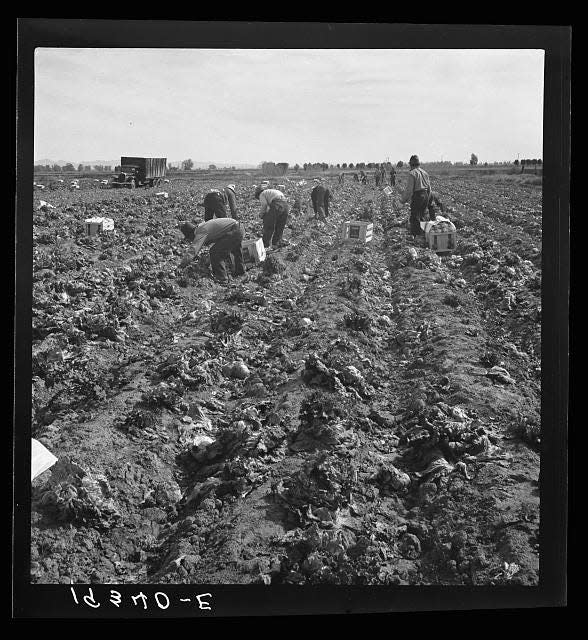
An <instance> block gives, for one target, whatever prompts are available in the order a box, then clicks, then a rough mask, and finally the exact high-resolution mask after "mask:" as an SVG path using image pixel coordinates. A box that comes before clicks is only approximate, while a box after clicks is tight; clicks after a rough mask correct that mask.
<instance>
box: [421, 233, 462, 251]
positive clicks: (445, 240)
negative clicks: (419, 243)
mask: <svg viewBox="0 0 588 640" xmlns="http://www.w3.org/2000/svg"><path fill="white" fill-rule="evenodd" d="M427 242H428V245H429V249H432V250H433V251H436V252H437V253H445V252H447V251H453V250H454V249H455V246H456V243H457V234H456V233H455V232H451V231H448V232H447V231H446V232H442V231H430V232H429V237H428V239H427Z"/></svg>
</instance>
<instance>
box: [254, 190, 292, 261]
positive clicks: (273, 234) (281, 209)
mask: <svg viewBox="0 0 588 640" xmlns="http://www.w3.org/2000/svg"><path fill="white" fill-rule="evenodd" d="M255 197H256V198H257V199H258V200H259V202H260V203H261V210H260V212H259V215H260V217H261V219H262V220H263V246H264V247H266V249H267V248H269V247H271V248H272V249H277V248H279V247H282V246H285V244H286V243H285V242H284V241H283V240H282V235H283V233H284V228H285V226H286V222H287V221H288V212H289V207H288V202H287V201H286V197H285V196H284V194H283V193H282V192H281V191H278V190H277V189H264V188H263V187H257V189H256V190H255Z"/></svg>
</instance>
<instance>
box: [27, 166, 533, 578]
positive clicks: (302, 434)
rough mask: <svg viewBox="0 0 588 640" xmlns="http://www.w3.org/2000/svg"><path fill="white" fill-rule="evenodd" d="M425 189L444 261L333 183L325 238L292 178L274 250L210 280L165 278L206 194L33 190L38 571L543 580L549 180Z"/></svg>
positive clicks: (396, 218) (196, 274)
mask: <svg viewBox="0 0 588 640" xmlns="http://www.w3.org/2000/svg"><path fill="white" fill-rule="evenodd" d="M432 178H433V184H434V189H435V191H437V192H439V194H440V195H441V198H442V200H443V201H444V203H445V204H446V205H447V206H448V208H449V211H448V215H449V217H450V218H451V219H452V220H453V221H454V223H455V224H456V227H457V230H458V238H459V242H458V246H457V249H456V251H455V252H454V253H453V254H449V255H443V256H440V255H437V254H435V253H433V252H432V251H430V250H429V249H426V248H425V247H424V241H423V240H421V239H414V238H413V237H412V236H411V235H410V234H409V233H408V231H407V209H406V208H402V207H401V206H400V204H399V200H398V196H397V195H393V196H392V197H389V198H388V197H386V196H384V195H383V193H382V191H381V190H379V189H375V188H374V187H372V186H369V185H368V186H360V185H357V184H344V185H338V184H336V181H335V180H333V181H332V184H331V189H332V191H333V193H334V202H333V205H332V211H331V215H330V217H329V219H328V221H327V222H326V224H322V223H320V222H317V221H315V220H313V219H312V217H311V215H310V207H309V205H308V204H307V201H308V191H309V186H310V185H302V186H297V185H296V184H295V183H294V182H289V183H288V185H287V188H286V193H287V196H288V199H289V200H290V203H291V204H293V203H294V200H295V198H300V199H301V202H302V211H301V212H300V213H299V214H296V213H292V214H291V217H290V221H289V225H288V228H287V230H286V234H285V238H286V240H288V241H289V245H288V246H286V247H283V248H282V249H279V250H278V251H276V252H274V253H272V254H270V255H271V260H268V261H267V262H266V263H265V267H264V265H263V264H261V265H257V266H256V265H250V268H249V270H248V272H247V275H246V276H245V277H244V278H240V279H239V278H237V279H232V280H231V282H230V284H229V285H228V286H223V285H220V284H217V283H215V282H213V281H212V280H211V279H210V278H209V277H208V275H207V268H208V267H207V264H206V259H205V258H203V259H201V261H200V262H199V264H198V265H196V266H190V267H188V268H186V269H181V268H180V266H179V263H180V260H181V257H182V255H183V254H184V252H185V250H186V249H187V245H186V244H185V242H184V241H183V238H182V234H181V233H180V232H179V229H178V227H179V225H180V224H181V223H182V222H183V221H186V220H197V219H198V217H199V216H200V215H201V211H202V210H201V209H198V208H197V203H198V202H200V201H201V200H202V196H203V194H204V193H205V191H206V190H207V188H209V187H213V186H216V187H218V186H220V185H221V183H219V182H214V183H213V182H211V183H210V184H208V183H200V184H197V183H193V184H181V183H177V185H175V184H174V183H173V182H172V183H171V184H169V185H166V187H165V190H166V191H167V192H168V193H169V197H168V198H163V197H161V196H156V195H155V193H156V191H157V189H152V190H145V191H133V192H123V191H110V190H99V189H90V188H88V187H86V188H82V189H81V190H80V191H75V192H68V191H54V192H50V193H48V194H40V197H41V198H43V199H45V200H47V201H49V202H50V203H51V204H52V205H54V207H55V208H54V209H51V208H48V209H47V208H46V209H43V210H39V209H38V206H39V200H37V199H36V200H35V211H34V240H35V244H34V300H33V337H34V345H33V391H34V399H33V423H32V425H33V427H32V428H33V436H34V437H36V438H38V439H39V440H40V441H41V442H43V443H44V444H45V445H46V446H47V447H48V448H49V449H50V450H51V451H52V452H53V453H54V454H55V455H56V456H58V457H59V462H58V463H57V464H56V465H55V466H54V467H53V468H52V469H50V470H48V471H46V472H45V473H44V474H42V475H41V476H39V477H38V478H36V479H35V480H34V482H33V494H32V496H33V497H32V531H31V536H32V539H31V554H32V564H31V581H32V582H34V583H67V584H69V583H70V582H73V583H92V582H93V583H119V584H120V583H196V584H197V583H206V584H221V583H224V584H245V583H262V584H287V583H295V584H318V583H327V584H359V585H372V584H373V585H375V584H409V585H430V584H452V585H461V584H465V585H472V584H475V585H480V584H484V585H487V584H503V583H505V582H509V583H518V584H523V585H535V584H537V583H538V573H539V556H538V549H539V546H538V531H539V453H538V444H539V442H540V422H539V420H540V418H539V416H540V392H541V389H540V363H541V344H540V327H541V306H540V300H541V189H540V186H537V185H530V184H503V183H492V182H487V181H481V180H478V179H476V178H475V177H472V178H463V177H460V178H451V177H442V176H432ZM237 196H238V199H239V202H240V203H241V215H242V219H243V221H244V222H245V226H246V229H247V231H248V233H247V236H248V237H255V235H256V234H259V231H260V227H261V222H260V220H259V219H258V217H257V209H258V206H259V205H258V203H257V201H254V200H252V198H251V188H250V187H246V186H244V185H238V186H237ZM369 201H371V204H370V203H369ZM364 211H367V215H368V216H370V215H371V216H373V223H374V236H373V240H372V242H370V243H368V244H364V245H361V244H349V243H347V244H344V243H342V242H341V241H340V240H339V239H338V225H339V224H340V222H341V221H343V220H349V219H354V218H357V216H358V215H363V214H364ZM370 211H371V213H370ZM95 215H101V216H107V217H111V218H113V219H114V221H115V232H114V234H110V235H104V236H98V237H96V238H86V237H85V236H84V230H83V224H82V223H83V220H84V219H85V218H87V217H91V216H95ZM235 362H237V363H239V367H240V368H239V367H237V368H235V367H234V366H233V363H235ZM243 365H245V366H244V367H243ZM237 369H239V371H237Z"/></svg>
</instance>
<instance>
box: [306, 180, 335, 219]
mask: <svg viewBox="0 0 588 640" xmlns="http://www.w3.org/2000/svg"><path fill="white" fill-rule="evenodd" d="M316 183H317V184H316V185H315V187H314V188H313V190H312V191H311V192H310V199H311V200H312V208H313V209H314V215H315V216H316V217H317V218H319V220H322V221H323V222H324V221H325V220H326V216H328V215H329V201H330V200H331V192H330V191H329V190H328V189H327V188H326V187H325V186H324V185H323V184H321V181H320V180H316Z"/></svg>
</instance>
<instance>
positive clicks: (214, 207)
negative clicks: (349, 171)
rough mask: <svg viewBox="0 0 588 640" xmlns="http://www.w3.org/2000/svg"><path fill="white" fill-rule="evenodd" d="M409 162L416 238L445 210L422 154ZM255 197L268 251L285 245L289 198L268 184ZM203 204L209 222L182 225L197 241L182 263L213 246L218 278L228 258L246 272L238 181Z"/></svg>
mask: <svg viewBox="0 0 588 640" xmlns="http://www.w3.org/2000/svg"><path fill="white" fill-rule="evenodd" d="M409 165H410V170H409V172H408V179H407V183H406V187H405V189H404V193H403V194H402V196H401V202H402V203H409V204H410V231H411V233H413V234H414V235H415V236H417V235H420V234H422V233H423V231H422V229H421V226H420V223H421V222H423V221H426V220H429V219H434V218H435V215H436V213H437V212H438V211H443V210H444V207H443V204H442V202H441V200H440V199H439V196H438V195H437V194H435V193H433V192H432V190H431V182H430V179H429V175H428V174H427V172H426V171H424V170H423V169H421V167H420V162H419V158H418V156H416V155H413V156H411V158H410V160H409ZM389 171H390V184H391V185H392V186H395V185H396V172H395V170H394V168H393V167H392V168H391V169H390V170H389ZM360 175H361V178H358V177H357V174H354V179H356V180H357V181H358V182H363V184H366V183H367V176H366V174H365V172H364V171H361V172H360ZM343 180H344V174H339V183H340V184H341V183H343ZM385 180H386V169H385V168H384V166H381V167H380V168H379V169H378V170H377V171H376V186H379V185H380V184H382V185H384V184H385ZM314 182H315V184H314V186H313V189H312V191H311V194H310V197H311V201H312V207H313V210H314V214H315V218H316V219H317V220H319V221H320V222H325V221H326V219H327V217H328V216H329V203H330V202H331V200H332V196H331V192H330V191H329V189H328V187H327V186H326V185H325V184H323V181H322V180H321V179H320V178H315V181H314ZM254 197H255V198H256V199H257V200H259V202H260V204H261V209H260V212H259V215H260V217H261V219H262V220H263V234H262V238H263V245H264V247H265V248H266V250H267V251H273V250H275V249H279V248H281V247H283V246H285V245H286V244H287V243H286V242H285V241H284V240H283V237H282V236H283V233H284V228H285V227H286V223H287V221H288V216H289V212H290V209H289V205H288V202H287V200H286V196H285V195H284V193H283V192H282V191H280V190H278V189H274V188H271V187H269V185H268V184H267V183H265V184H262V185H261V186H259V187H257V188H256V190H255V193H254ZM298 203H299V201H298ZM200 206H203V207H204V222H202V223H201V224H199V225H198V226H196V225H194V224H192V223H191V222H186V223H184V224H183V225H182V226H181V227H180V230H181V231H182V233H183V234H184V237H185V238H186V240H187V241H188V242H191V243H192V250H191V251H190V252H189V253H188V254H187V255H186V256H185V257H184V258H183V259H182V262H181V266H182V267H184V266H187V265H188V264H189V263H190V262H191V261H193V260H194V259H195V258H196V257H197V256H198V254H199V252H200V250H201V249H202V247H204V246H209V245H212V246H211V249H210V265H211V267H212V272H213V275H214V278H215V279H216V280H217V281H218V282H221V283H227V282H228V272H227V266H226V262H227V260H229V261H230V262H232V265H233V275H234V276H236V277H239V276H242V275H245V265H244V263H243V254H242V251H241V243H242V242H243V237H244V229H243V227H242V225H241V223H240V221H239V212H238V208H237V198H236V193H235V185H233V184H230V185H227V186H226V187H225V188H224V189H222V190H220V189H211V190H210V191H209V192H208V193H207V194H206V196H205V197H204V200H203V202H202V203H201V205H200Z"/></svg>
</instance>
